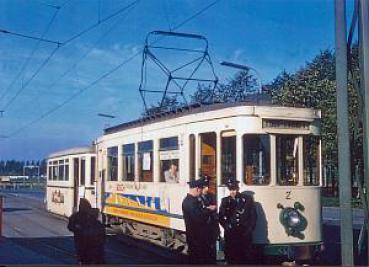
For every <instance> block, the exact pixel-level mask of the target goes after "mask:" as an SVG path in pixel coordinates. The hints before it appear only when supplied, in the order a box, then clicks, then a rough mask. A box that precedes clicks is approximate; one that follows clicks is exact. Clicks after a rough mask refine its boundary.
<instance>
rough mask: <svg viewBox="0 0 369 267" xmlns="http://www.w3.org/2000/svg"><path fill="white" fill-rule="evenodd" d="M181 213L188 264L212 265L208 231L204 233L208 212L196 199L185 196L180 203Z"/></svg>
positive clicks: (188, 195)
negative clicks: (188, 258) (184, 226)
mask: <svg viewBox="0 0 369 267" xmlns="http://www.w3.org/2000/svg"><path fill="white" fill-rule="evenodd" d="M182 211H183V217H184V221H185V225H186V241H187V244H188V253H189V257H190V262H191V263H197V264H206V263H212V259H211V257H212V254H211V248H210V247H209V246H210V243H209V240H210V238H209V231H206V228H207V222H208V220H209V216H210V214H211V212H210V210H208V209H206V208H203V207H202V205H201V202H200V201H199V200H198V198H197V197H194V196H192V195H190V194H187V196H186V197H185V199H184V200H183V202H182Z"/></svg>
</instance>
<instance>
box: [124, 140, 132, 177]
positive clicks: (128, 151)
mask: <svg viewBox="0 0 369 267" xmlns="http://www.w3.org/2000/svg"><path fill="white" fill-rule="evenodd" d="M122 154H123V155H122V161H123V162H122V168H123V171H122V173H123V176H122V177H123V181H134V180H135V144H133V143H132V144H126V145H123V146H122Z"/></svg>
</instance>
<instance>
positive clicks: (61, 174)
mask: <svg viewBox="0 0 369 267" xmlns="http://www.w3.org/2000/svg"><path fill="white" fill-rule="evenodd" d="M58 168H59V170H58V180H59V181H63V180H64V163H63V161H62V160H60V161H59V166H58Z"/></svg>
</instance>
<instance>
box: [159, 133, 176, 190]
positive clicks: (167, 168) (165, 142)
mask: <svg viewBox="0 0 369 267" xmlns="http://www.w3.org/2000/svg"><path fill="white" fill-rule="evenodd" d="M159 149H160V153H159V159H160V182H167V183H178V182H179V159H178V158H179V154H178V137H177V136H175V137H169V138H162V139H160V140H159Z"/></svg>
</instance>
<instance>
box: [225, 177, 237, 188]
mask: <svg viewBox="0 0 369 267" xmlns="http://www.w3.org/2000/svg"><path fill="white" fill-rule="evenodd" d="M239 183H240V181H237V180H235V179H233V178H230V179H228V180H227V182H226V185H227V187H228V189H229V190H235V189H238V188H239V186H238V184H239Z"/></svg>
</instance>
